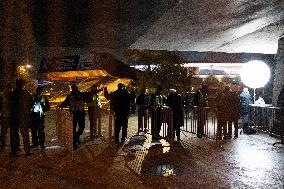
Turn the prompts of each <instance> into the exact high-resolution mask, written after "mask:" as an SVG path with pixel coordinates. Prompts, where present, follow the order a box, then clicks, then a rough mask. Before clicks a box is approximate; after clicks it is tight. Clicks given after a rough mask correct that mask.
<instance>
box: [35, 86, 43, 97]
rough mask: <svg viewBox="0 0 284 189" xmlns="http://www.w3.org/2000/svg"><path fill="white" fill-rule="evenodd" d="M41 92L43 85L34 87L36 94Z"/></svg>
mask: <svg viewBox="0 0 284 189" xmlns="http://www.w3.org/2000/svg"><path fill="white" fill-rule="evenodd" d="M42 92H43V87H42V86H38V87H37V88H36V94H38V95H40V94H41V93H42Z"/></svg>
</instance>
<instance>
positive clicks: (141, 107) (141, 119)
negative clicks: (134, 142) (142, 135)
mask: <svg viewBox="0 0 284 189" xmlns="http://www.w3.org/2000/svg"><path fill="white" fill-rule="evenodd" d="M136 105H137V106H138V130H139V131H143V129H144V130H146V129H147V119H148V112H147V110H148V106H149V96H148V94H147V93H146V89H145V88H142V89H141V93H140V94H139V95H138V96H137V100H136Z"/></svg>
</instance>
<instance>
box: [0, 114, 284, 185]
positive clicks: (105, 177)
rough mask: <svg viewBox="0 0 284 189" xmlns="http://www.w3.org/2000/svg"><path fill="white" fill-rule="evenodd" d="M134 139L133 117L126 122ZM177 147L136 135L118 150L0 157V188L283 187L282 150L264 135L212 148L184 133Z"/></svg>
mask: <svg viewBox="0 0 284 189" xmlns="http://www.w3.org/2000/svg"><path fill="white" fill-rule="evenodd" d="M129 123H130V124H129V125H130V129H129V133H130V135H129V136H134V134H135V129H136V128H135V127H134V126H133V125H135V123H136V117H131V118H130V120H129ZM182 135H183V140H182V142H181V143H173V144H169V143H168V142H167V141H165V140H160V141H154V142H153V141H152V140H151V136H149V135H145V136H134V137H129V140H128V141H127V142H126V143H125V144H124V145H121V146H115V145H108V144H107V143H106V142H105V141H103V140H101V139H99V138H98V139H96V140H95V141H93V142H88V143H86V144H84V145H82V146H81V147H80V148H79V149H78V150H77V151H75V153H74V154H73V156H71V154H69V153H65V152H64V151H62V150H52V149H49V150H47V151H45V152H40V151H39V150H37V149H35V150H34V151H33V155H32V156H29V157H25V156H20V157H18V158H17V159H10V157H9V154H8V149H7V150H6V152H2V153H1V156H0V188H139V189H140V188H153V189H154V188H257V189H258V188H267V189H270V188H280V189H282V188H284V146H282V145H276V146H273V144H274V143H275V142H277V141H278V139H276V138H273V137H270V136H268V135H267V134H258V135H244V134H242V135H240V137H239V138H237V139H232V140H227V141H222V142H219V143H216V141H213V140H207V139H203V138H202V139H199V138H197V137H196V136H195V135H191V134H188V133H184V134H182Z"/></svg>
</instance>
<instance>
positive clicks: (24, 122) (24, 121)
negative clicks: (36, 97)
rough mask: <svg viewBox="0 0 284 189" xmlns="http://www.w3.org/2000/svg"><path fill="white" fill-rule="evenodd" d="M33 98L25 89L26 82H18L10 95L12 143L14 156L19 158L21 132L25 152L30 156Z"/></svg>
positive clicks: (18, 80)
mask: <svg viewBox="0 0 284 189" xmlns="http://www.w3.org/2000/svg"><path fill="white" fill-rule="evenodd" d="M31 102H32V96H31V94H30V93H29V92H28V91H26V90H25V89H24V80H23V79H17V80H16V88H15V90H13V91H12V92H11V94H10V99H9V107H10V116H9V117H10V142H11V152H12V156H17V153H18V151H19V146H20V137H19V131H20V133H21V135H22V137H23V144H24V150H25V153H26V155H30V154H31V153H30V139H29V126H30V108H31Z"/></svg>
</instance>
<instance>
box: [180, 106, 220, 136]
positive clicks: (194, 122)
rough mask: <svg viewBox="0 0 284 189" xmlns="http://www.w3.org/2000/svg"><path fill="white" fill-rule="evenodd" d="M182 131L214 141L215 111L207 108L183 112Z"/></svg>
mask: <svg viewBox="0 0 284 189" xmlns="http://www.w3.org/2000/svg"><path fill="white" fill-rule="evenodd" d="M181 130H182V131H185V132H189V133H193V134H197V133H202V135H203V136H204V137H207V138H210V139H216V132H217V116H216V111H215V109H212V108H209V107H196V106H195V107H192V108H191V109H189V111H186V112H185V119H184V126H183V127H181Z"/></svg>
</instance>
